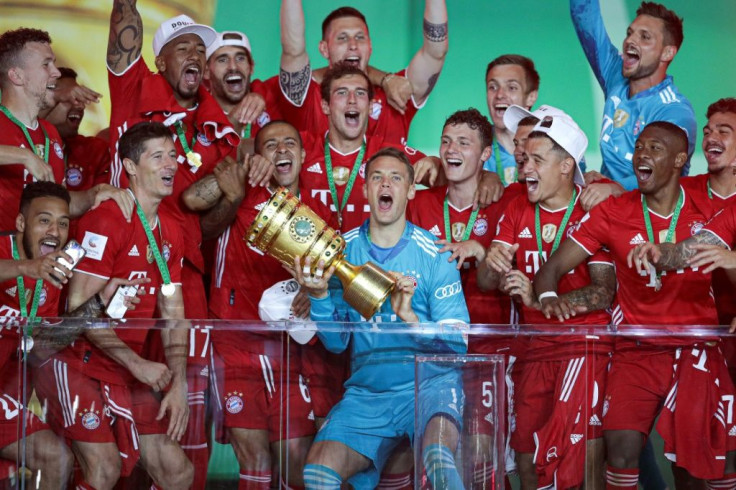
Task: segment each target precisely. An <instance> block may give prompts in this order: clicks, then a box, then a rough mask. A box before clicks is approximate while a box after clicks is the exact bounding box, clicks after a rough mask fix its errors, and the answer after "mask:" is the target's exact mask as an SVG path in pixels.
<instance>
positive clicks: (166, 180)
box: [161, 173, 174, 187]
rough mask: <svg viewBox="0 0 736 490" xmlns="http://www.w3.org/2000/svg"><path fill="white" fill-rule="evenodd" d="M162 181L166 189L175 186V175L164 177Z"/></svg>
mask: <svg viewBox="0 0 736 490" xmlns="http://www.w3.org/2000/svg"><path fill="white" fill-rule="evenodd" d="M161 180H162V181H163V183H164V185H165V186H166V187H173V186H174V174H173V173H171V174H170V175H169V174H166V175H163V176H162V177H161Z"/></svg>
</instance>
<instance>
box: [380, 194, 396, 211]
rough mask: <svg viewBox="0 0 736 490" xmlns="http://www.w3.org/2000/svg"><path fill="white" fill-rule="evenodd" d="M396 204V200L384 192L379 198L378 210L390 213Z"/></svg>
mask: <svg viewBox="0 0 736 490" xmlns="http://www.w3.org/2000/svg"><path fill="white" fill-rule="evenodd" d="M393 204H394V198H393V196H392V195H391V194H389V193H387V192H384V193H381V194H379V196H378V210H379V211H390V210H391V207H392V206H393Z"/></svg>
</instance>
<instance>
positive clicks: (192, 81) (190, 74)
mask: <svg viewBox="0 0 736 490" xmlns="http://www.w3.org/2000/svg"><path fill="white" fill-rule="evenodd" d="M183 79H184V83H185V84H186V85H187V87H189V88H197V87H199V83H200V82H201V80H202V69H201V68H200V67H199V66H198V65H196V64H194V63H192V64H189V65H186V66H185V67H184V73H183Z"/></svg>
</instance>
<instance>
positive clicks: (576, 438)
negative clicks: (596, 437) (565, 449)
mask: <svg viewBox="0 0 736 490" xmlns="http://www.w3.org/2000/svg"><path fill="white" fill-rule="evenodd" d="M582 439H583V435H582V434H570V442H572V445H573V446H574V445H575V444H577V443H578V442H580V441H581V440H582Z"/></svg>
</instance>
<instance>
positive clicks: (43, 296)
mask: <svg viewBox="0 0 736 490" xmlns="http://www.w3.org/2000/svg"><path fill="white" fill-rule="evenodd" d="M48 297H49V293H48V292H47V291H46V288H41V293H40V294H39V295H38V306H43V305H44V304H46V298H48Z"/></svg>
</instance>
